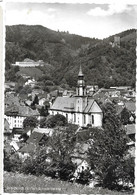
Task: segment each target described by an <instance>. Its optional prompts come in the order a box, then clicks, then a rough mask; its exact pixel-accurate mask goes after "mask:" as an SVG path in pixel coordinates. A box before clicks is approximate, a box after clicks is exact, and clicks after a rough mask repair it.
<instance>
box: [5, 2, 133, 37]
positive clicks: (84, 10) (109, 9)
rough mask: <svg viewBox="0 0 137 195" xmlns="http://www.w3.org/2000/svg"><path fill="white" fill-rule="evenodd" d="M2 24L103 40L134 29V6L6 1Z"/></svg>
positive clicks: (130, 4) (114, 3) (104, 3)
mask: <svg viewBox="0 0 137 195" xmlns="http://www.w3.org/2000/svg"><path fill="white" fill-rule="evenodd" d="M49 2H50V3H49ZM78 2H79V3H78ZM95 2H96V3H95ZM5 24H6V25H15V24H27V25H37V24H38V25H42V26H45V27H47V28H49V29H52V30H55V31H58V30H59V31H69V33H72V34H78V35H82V36H85V37H91V38H94V37H95V38H100V39H103V38H106V37H108V36H110V35H114V34H116V33H119V32H122V31H125V30H127V29H132V28H137V3H135V1H132V0H130V1H127V0H125V1H121V0H119V1H117V3H116V1H111V0H109V1H108V0H106V1H104V0H96V1H95V0H90V3H89V1H87V0H84V1H83V0H79V1H77V0H73V1H72V0H66V1H63V0H56V1H54V0H50V1H46V0H42V1H41V2H40V0H39V1H38V0H29V1H27V0H24V1H23V2H21V1H16V0H12V1H11V0H7V3H6V5H5Z"/></svg>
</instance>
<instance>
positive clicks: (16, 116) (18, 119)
mask: <svg viewBox="0 0 137 195" xmlns="http://www.w3.org/2000/svg"><path fill="white" fill-rule="evenodd" d="M28 116H35V117H37V118H38V117H39V112H38V111H37V110H32V109H31V108H29V107H28V106H21V105H18V106H16V105H13V106H10V107H8V108H6V110H5V119H6V120H7V121H8V123H9V128H10V129H13V128H21V129H22V128H23V121H24V119H25V118H26V117H28Z"/></svg>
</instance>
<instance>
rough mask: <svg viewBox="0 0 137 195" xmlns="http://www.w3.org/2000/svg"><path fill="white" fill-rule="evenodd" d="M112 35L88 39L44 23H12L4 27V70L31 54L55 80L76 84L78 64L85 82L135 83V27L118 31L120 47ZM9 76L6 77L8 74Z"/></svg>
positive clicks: (103, 83)
mask: <svg viewBox="0 0 137 195" xmlns="http://www.w3.org/2000/svg"><path fill="white" fill-rule="evenodd" d="M114 36H115V35H113V36H110V37H108V38H107V39H104V40H98V39H91V38H87V37H82V36H78V35H72V34H69V33H65V32H56V31H53V30H50V29H48V28H45V27H43V26H38V25H37V26H27V25H15V26H7V27H6V74H8V71H9V69H10V68H11V66H10V64H11V63H15V62H16V61H23V60H24V59H25V58H30V59H33V60H35V61H37V60H43V61H44V62H45V64H46V63H48V64H49V66H50V68H49V70H48V71H47V67H46V66H44V67H41V68H40V70H41V71H42V72H43V73H44V74H47V75H48V76H49V77H50V78H51V80H53V81H54V83H56V84H58V85H60V84H62V83H66V84H69V86H70V87H72V86H75V85H76V81H77V74H78V69H79V65H80V64H81V65H82V68H83V72H84V74H85V79H86V81H87V84H98V85H99V86H100V87H109V86H110V85H111V86H113V85H133V86H134V85H135V69H136V62H135V59H136V54H135V40H136V37H135V30H134V29H132V30H127V31H124V32H122V33H119V34H117V36H120V37H121V43H120V45H121V46H120V48H118V47H112V46H111V45H110V42H113V40H114ZM8 79H9V77H8Z"/></svg>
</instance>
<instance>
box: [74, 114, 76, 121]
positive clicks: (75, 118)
mask: <svg viewBox="0 0 137 195" xmlns="http://www.w3.org/2000/svg"><path fill="white" fill-rule="evenodd" d="M74 122H76V114H74Z"/></svg>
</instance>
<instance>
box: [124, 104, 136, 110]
mask: <svg viewBox="0 0 137 195" xmlns="http://www.w3.org/2000/svg"><path fill="white" fill-rule="evenodd" d="M125 106H126V108H127V109H128V110H129V111H133V112H134V111H135V109H136V104H135V102H125Z"/></svg>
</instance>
